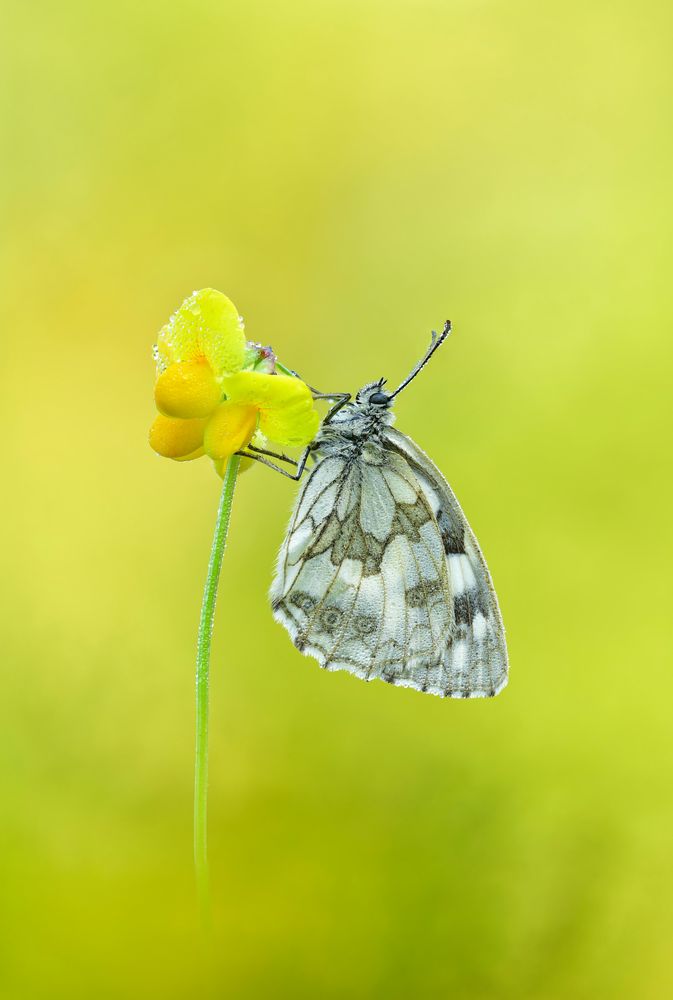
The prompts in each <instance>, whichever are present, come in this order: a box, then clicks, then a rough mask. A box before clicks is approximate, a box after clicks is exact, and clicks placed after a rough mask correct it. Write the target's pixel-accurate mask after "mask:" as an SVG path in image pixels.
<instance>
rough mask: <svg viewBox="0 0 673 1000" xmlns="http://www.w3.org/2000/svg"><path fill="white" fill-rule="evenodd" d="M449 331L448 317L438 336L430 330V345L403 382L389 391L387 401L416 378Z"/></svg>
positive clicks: (449, 322) (449, 321)
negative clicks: (391, 391)
mask: <svg viewBox="0 0 673 1000" xmlns="http://www.w3.org/2000/svg"><path fill="white" fill-rule="evenodd" d="M450 333H451V320H448V319H447V321H446V323H445V324H444V329H443V330H442V332H441V333H440V335H439V336H437V332H436V331H435V330H433V331H432V340H431V341H430V346H429V347H428V349H427V351H426V352H425V354H424V355H423V357H422V358H421V360H420V361H419V362H418V364H417V365H416V367H415V368H414V369H413V371H411V372H410V373H409V374H408V375H407V377H406V378H405V380H404V382H402V384H401V385H398V387H397V389H395V392H393V393H391V395H390V396H389V397H388V400H389V401H390V400H391V399H394V398H395V396H397V394H398V393H399V392H402V389H405V388H406V387H407V386H408V385H409V383H410V382H411V381H412V379H415V378H416V376H417V375H418V373H419V372H420V370H421V369H422V368H425V366H426V365H427V363H428V361H429V360H430V358H431V357H432V355H433V354H434V353H435V351H436V350H437V348H438V347H440V346H441V345H442V344H443V343H444V341H445V340H446V338H447V337H448V336H449V334H450Z"/></svg>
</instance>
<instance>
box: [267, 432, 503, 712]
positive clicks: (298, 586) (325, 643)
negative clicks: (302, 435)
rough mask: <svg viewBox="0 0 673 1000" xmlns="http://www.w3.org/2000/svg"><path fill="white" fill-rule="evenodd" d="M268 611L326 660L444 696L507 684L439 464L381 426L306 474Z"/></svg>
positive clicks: (497, 631)
mask: <svg viewBox="0 0 673 1000" xmlns="http://www.w3.org/2000/svg"><path fill="white" fill-rule="evenodd" d="M271 598H272V606H273V610H274V614H275V616H276V618H277V619H278V620H279V621H280V622H282V623H283V625H284V626H285V627H286V628H287V630H288V632H289V633H290V635H291V636H292V639H293V641H294V643H295V645H296V646H297V647H298V648H299V649H300V650H301V651H302V652H304V653H306V654H307V655H310V656H313V657H315V658H316V659H317V660H318V661H319V663H320V664H321V666H323V667H324V668H325V669H327V670H347V671H349V672H350V673H353V674H355V675H356V676H358V677H361V678H363V679H365V680H371V679H373V678H375V677H378V678H381V679H382V680H385V681H388V682H389V683H393V684H398V685H401V686H406V687H412V688H416V689H418V690H421V691H428V692H430V693H432V694H438V695H442V696H452V697H478V696H488V695H492V694H496V693H497V692H498V691H499V690H500V689H501V688H502V687H503V686H504V684H505V683H506V679H507V661H506V651H505V643H504V633H503V629H502V622H501V619H500V613H499V611H498V606H497V601H496V598H495V593H494V591H493V587H492V584H491V581H490V577H489V574H488V570H487V568H486V564H485V562H484V560H483V557H482V555H481V552H480V551H479V547H478V545H477V542H476V539H475V538H474V535H473V534H472V532H471V530H470V528H469V526H468V525H467V522H466V521H465V518H464V517H463V514H462V512H461V510H460V507H459V505H458V503H457V501H456V499H455V497H454V496H453V493H452V492H451V490H450V488H449V486H448V484H447V483H446V481H445V480H444V478H443V477H442V475H441V473H440V472H439V470H438V469H437V468H436V467H435V466H434V465H433V464H432V462H430V460H429V459H428V458H427V456H426V455H424V454H423V452H422V451H421V450H420V449H419V448H417V446H416V445H415V444H414V443H413V442H412V441H411V440H410V439H409V438H407V437H406V436H405V435H403V434H400V433H399V432H398V431H395V430H393V429H392V428H390V427H386V429H385V432H384V435H383V437H382V438H381V440H380V441H379V442H378V443H377V446H376V447H371V448H370V447H368V446H365V447H364V448H363V449H362V450H361V451H360V452H359V453H358V455H357V457H353V455H352V454H351V455H339V454H337V455H334V454H333V455H328V456H327V457H325V458H323V459H321V460H320V461H319V462H318V464H317V465H316V466H315V468H314V469H313V471H312V473H311V474H310V476H309V479H308V480H307V481H306V483H305V484H304V486H303V488H302V490H301V492H300V494H299V497H298V499H297V503H296V505H295V510H294V513H293V515H292V519H291V521H290V527H289V530H288V533H287V536H286V539H285V542H284V544H283V546H282V548H281V551H280V554H279V558H278V567H277V573H276V578H275V580H274V583H273V586H272V590H271Z"/></svg>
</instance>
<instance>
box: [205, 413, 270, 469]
mask: <svg viewBox="0 0 673 1000" xmlns="http://www.w3.org/2000/svg"><path fill="white" fill-rule="evenodd" d="M256 427H257V410H256V408H255V407H254V406H250V405H248V404H247V403H230V402H226V403H222V404H221V405H220V406H218V408H217V409H216V410H215V412H214V413H213V415H212V417H211V418H210V420H209V421H208V424H207V426H206V430H205V434H204V441H203V443H204V446H205V449H206V452H207V453H208V455H210V457H211V458H214V459H223V458H228V457H229V456H230V455H233V454H234V452H236V451H240V450H241V448H245V446H246V445H247V444H248V442H249V441H250V438H251V437H252V435H253V434H254V433H255V429H256Z"/></svg>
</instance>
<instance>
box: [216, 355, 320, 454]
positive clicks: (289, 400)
mask: <svg viewBox="0 0 673 1000" xmlns="http://www.w3.org/2000/svg"><path fill="white" fill-rule="evenodd" d="M222 388H223V389H224V392H225V394H226V396H227V399H228V400H230V401H231V402H232V403H248V404H250V405H253V406H256V407H258V409H259V429H260V431H261V432H262V434H265V435H266V436H267V437H268V438H270V439H271V440H272V441H275V442H277V443H278V444H284V445H287V446H289V447H302V446H303V445H307V444H308V443H309V442H310V441H312V440H313V438H314V437H315V435H316V433H317V430H318V427H319V426H320V416H319V414H318V412H317V410H315V409H314V408H313V397H312V395H311V391H310V389H309V388H308V386H307V385H306V384H305V383H304V382H302V381H301V379H298V378H292V377H291V376H289V375H266V374H264V373H263V372H239V373H238V374H237V375H231V376H228V377H227V378H225V379H223V381H222Z"/></svg>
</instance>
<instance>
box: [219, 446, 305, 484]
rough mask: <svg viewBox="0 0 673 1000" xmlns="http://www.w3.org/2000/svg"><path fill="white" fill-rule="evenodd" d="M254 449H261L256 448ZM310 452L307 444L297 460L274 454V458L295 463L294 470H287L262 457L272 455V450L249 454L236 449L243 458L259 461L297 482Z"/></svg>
mask: <svg viewBox="0 0 673 1000" xmlns="http://www.w3.org/2000/svg"><path fill="white" fill-rule="evenodd" d="M256 451H261V449H256ZM310 452H311V446H310V445H309V446H308V447H307V448H306V449H305V450H304V451H303V452H302V454H301V455H300V457H299V461H298V462H295V461H294V460H293V459H291V458H287V456H285V455H274V458H278V459H280V460H281V461H285V462H290V463H291V464H292V465H295V466H296V471H295V472H288V471H287V469H283V468H282V467H281V466H280V465H276V464H275V463H274V462H270V461H269V460H268V459H267V458H264V457H263V455H266V454H271V455H273V452H264V453H263V454H251V453H250V452H249V451H237V452H236V454H237V455H241V456H242V457H243V458H251V459H253V461H255V462H261V464H262V465H266V466H267V467H268V468H269V469H273V470H274V472H280V474H281V475H282V476H287V478H288V479H293V480H294V481H295V482H298V481H299V479H301V476H302V473H303V472H304V469H305V468H306V461H307V459H308V456H309V454H310Z"/></svg>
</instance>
